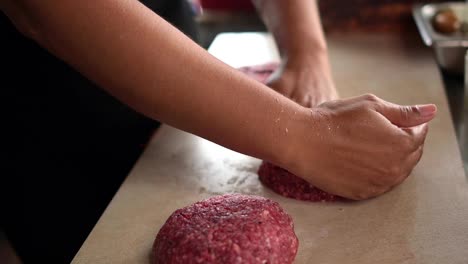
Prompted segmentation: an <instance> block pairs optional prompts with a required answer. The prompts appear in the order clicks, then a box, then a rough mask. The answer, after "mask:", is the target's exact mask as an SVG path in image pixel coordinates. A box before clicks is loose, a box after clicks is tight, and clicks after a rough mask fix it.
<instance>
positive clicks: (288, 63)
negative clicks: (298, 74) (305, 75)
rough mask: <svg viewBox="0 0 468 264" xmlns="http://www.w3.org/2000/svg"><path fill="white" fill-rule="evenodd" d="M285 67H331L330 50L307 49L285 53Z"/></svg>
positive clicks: (299, 68) (293, 68) (295, 68)
mask: <svg viewBox="0 0 468 264" xmlns="http://www.w3.org/2000/svg"><path fill="white" fill-rule="evenodd" d="M284 62H285V64H284V67H285V68H287V69H291V70H303V69H308V68H315V69H316V68H326V69H329V68H330V62H329V59H328V52H327V51H326V49H325V50H305V51H296V52H291V53H290V54H287V55H285V58H284Z"/></svg>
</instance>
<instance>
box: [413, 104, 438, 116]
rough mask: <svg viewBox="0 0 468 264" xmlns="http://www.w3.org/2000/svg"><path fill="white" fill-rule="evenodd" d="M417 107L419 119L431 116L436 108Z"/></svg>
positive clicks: (429, 106) (430, 105)
mask: <svg viewBox="0 0 468 264" xmlns="http://www.w3.org/2000/svg"><path fill="white" fill-rule="evenodd" d="M417 107H418V111H419V114H420V115H421V117H428V116H432V115H434V113H435V112H436V111H437V107H436V106H435V105H433V104H426V105H418V106H417Z"/></svg>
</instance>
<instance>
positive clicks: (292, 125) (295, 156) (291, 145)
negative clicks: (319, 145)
mask: <svg viewBox="0 0 468 264" xmlns="http://www.w3.org/2000/svg"><path fill="white" fill-rule="evenodd" d="M294 113H295V114H293V116H291V118H289V120H288V134H287V136H285V137H283V138H282V139H281V140H280V143H279V144H274V146H275V149H274V153H276V154H277V156H275V160H273V161H272V162H273V163H274V164H276V165H278V166H280V167H282V168H285V169H287V170H289V171H291V172H293V173H296V174H298V173H299V175H300V172H302V171H303V169H302V168H301V166H303V162H301V159H302V160H303V159H304V158H306V159H307V160H308V161H311V160H312V159H313V158H312V157H310V153H311V152H310V146H313V145H314V144H315V143H314V141H315V136H316V131H317V129H318V118H317V113H316V111H315V110H314V109H310V108H306V107H302V106H300V105H299V104H297V109H296V112H294ZM306 146H307V147H306ZM305 150H308V151H307V152H305Z"/></svg>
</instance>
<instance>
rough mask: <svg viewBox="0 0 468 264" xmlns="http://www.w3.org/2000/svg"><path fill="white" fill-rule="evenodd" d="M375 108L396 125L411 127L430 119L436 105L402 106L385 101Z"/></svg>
mask: <svg viewBox="0 0 468 264" xmlns="http://www.w3.org/2000/svg"><path fill="white" fill-rule="evenodd" d="M376 110H377V112H379V113H381V114H382V115H383V116H385V117H386V118H387V119H388V120H389V121H390V122H392V123H393V124H394V125H396V126H399V127H413V126H418V125H421V124H424V123H427V122H429V121H430V120H432V119H433V118H434V117H435V115H436V112H437V107H436V106H435V105H434V104H426V105H408V106H402V105H396V104H392V103H388V102H386V103H385V104H383V105H382V107H378V108H377V109H376Z"/></svg>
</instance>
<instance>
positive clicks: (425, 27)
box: [413, 2, 468, 74]
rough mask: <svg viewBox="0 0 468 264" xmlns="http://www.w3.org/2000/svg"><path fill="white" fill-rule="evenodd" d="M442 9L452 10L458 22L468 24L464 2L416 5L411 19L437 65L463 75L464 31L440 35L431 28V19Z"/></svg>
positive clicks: (467, 40) (467, 37) (466, 35)
mask: <svg viewBox="0 0 468 264" xmlns="http://www.w3.org/2000/svg"><path fill="white" fill-rule="evenodd" d="M444 9H452V10H453V11H454V12H455V14H456V15H457V16H458V18H459V19H460V20H462V21H464V22H465V23H466V22H468V4H465V3H464V2H447V3H441V4H425V5H424V4H417V5H415V6H414V7H413V17H414V20H415V21H416V25H417V26H418V29H419V33H420V34H421V37H422V39H423V41H424V43H425V44H426V45H427V46H430V47H433V49H434V52H435V56H436V59H437V62H438V63H439V65H440V66H441V67H442V68H443V69H445V70H447V71H449V72H453V73H459V74H463V72H464V64H465V53H466V50H467V49H468V33H467V32H466V30H464V32H456V33H453V34H441V33H438V32H436V31H435V30H434V28H433V27H432V18H433V17H434V15H435V14H436V13H437V12H438V11H439V10H444ZM465 26H466V24H465Z"/></svg>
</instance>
